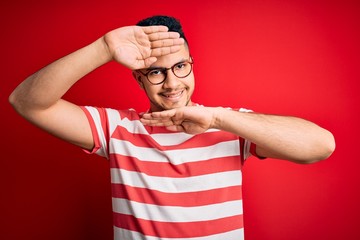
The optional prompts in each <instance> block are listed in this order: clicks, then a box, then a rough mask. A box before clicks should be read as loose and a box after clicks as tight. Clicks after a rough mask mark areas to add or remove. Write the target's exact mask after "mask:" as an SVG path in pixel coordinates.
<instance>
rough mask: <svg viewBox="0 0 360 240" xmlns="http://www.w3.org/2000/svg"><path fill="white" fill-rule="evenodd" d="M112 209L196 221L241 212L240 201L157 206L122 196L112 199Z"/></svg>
mask: <svg viewBox="0 0 360 240" xmlns="http://www.w3.org/2000/svg"><path fill="white" fill-rule="evenodd" d="M112 205H113V211H114V212H116V213H121V214H126V215H133V216H134V217H135V218H139V219H145V220H152V221H159V222H177V223H181V222H196V221H210V220H215V219H220V218H226V217H233V216H237V215H241V214H242V201H241V200H236V201H229V202H223V203H217V204H209V205H205V206H196V207H179V206H159V205H154V204H146V203H139V202H135V201H129V200H127V199H123V198H113V199H112Z"/></svg>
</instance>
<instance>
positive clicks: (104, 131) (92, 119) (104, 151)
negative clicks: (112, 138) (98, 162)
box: [81, 106, 109, 159]
mask: <svg viewBox="0 0 360 240" xmlns="http://www.w3.org/2000/svg"><path fill="white" fill-rule="evenodd" d="M81 109H82V110H83V111H84V112H85V114H86V117H87V119H88V121H89V124H90V128H91V132H92V135H93V139H94V148H93V149H92V150H91V151H88V150H85V149H84V151H85V152H86V153H89V154H92V153H95V154H97V155H99V156H102V157H105V158H107V159H108V158H109V151H108V139H109V131H108V118H107V112H106V109H104V108H96V107H89V106H84V107H81Z"/></svg>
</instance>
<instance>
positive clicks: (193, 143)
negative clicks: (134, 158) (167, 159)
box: [111, 126, 239, 151]
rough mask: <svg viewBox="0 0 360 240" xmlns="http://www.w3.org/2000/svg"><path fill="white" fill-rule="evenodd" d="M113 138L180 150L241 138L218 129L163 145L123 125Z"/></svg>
mask: <svg viewBox="0 0 360 240" xmlns="http://www.w3.org/2000/svg"><path fill="white" fill-rule="evenodd" d="M172 133H173V132H172ZM111 138H114V139H120V140H122V139H126V141H128V142H130V143H132V144H134V145H135V146H138V147H147V148H157V149H160V150H162V151H165V150H173V149H176V150H179V149H187V148H196V147H207V146H212V145H214V144H217V143H219V142H226V141H232V140H238V139H239V138H238V137H237V136H236V135H234V134H232V133H229V132H223V131H216V132H206V133H203V134H200V135H194V136H192V137H191V138H190V139H188V140H186V141H184V142H183V143H181V144H176V145H172V146H162V145H160V144H159V143H157V142H156V141H155V140H154V139H153V138H152V137H151V135H147V134H138V133H131V132H128V131H127V130H126V129H125V128H124V127H122V126H117V128H116V130H115V131H114V133H113V135H112V136H111Z"/></svg>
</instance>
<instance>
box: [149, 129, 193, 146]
mask: <svg viewBox="0 0 360 240" xmlns="http://www.w3.org/2000/svg"><path fill="white" fill-rule="evenodd" d="M151 137H152V138H153V139H154V140H155V141H156V142H157V143H159V144H160V145H161V146H174V145H179V144H182V143H184V142H185V141H187V140H189V139H190V138H192V137H194V135H191V134H186V133H183V132H174V133H170V134H169V133H156V134H151Z"/></svg>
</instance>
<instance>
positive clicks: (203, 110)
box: [140, 106, 215, 134]
mask: <svg viewBox="0 0 360 240" xmlns="http://www.w3.org/2000/svg"><path fill="white" fill-rule="evenodd" d="M213 110H214V108H207V107H200V106H188V107H180V108H174V109H171V110H166V111H162V112H152V113H145V114H144V115H143V116H142V118H141V119H140V121H141V122H142V123H143V124H144V125H149V126H164V127H166V128H167V129H168V130H171V131H181V132H186V133H189V134H199V133H203V132H205V131H206V130H208V129H209V128H212V127H213V126H214V121H215V120H214V119H215V117H214V116H215V114H214V113H215V112H214V111H213Z"/></svg>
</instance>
